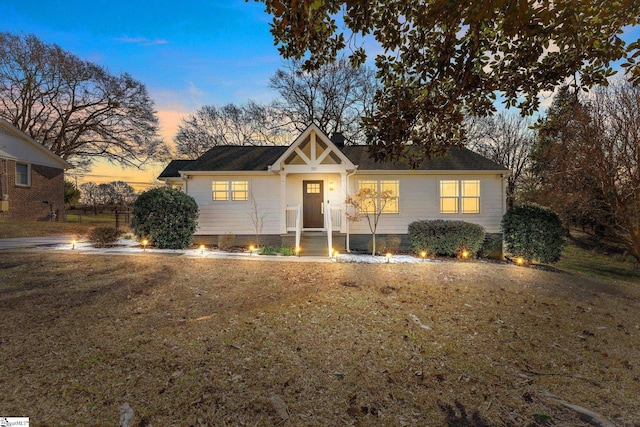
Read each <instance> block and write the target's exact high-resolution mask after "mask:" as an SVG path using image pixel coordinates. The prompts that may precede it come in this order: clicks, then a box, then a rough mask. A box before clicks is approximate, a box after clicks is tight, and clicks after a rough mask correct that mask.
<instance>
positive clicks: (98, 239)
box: [88, 227, 122, 248]
mask: <svg viewBox="0 0 640 427" xmlns="http://www.w3.org/2000/svg"><path fill="white" fill-rule="evenodd" d="M121 235H122V231H120V230H118V229H117V228H114V227H96V228H94V229H93V230H91V231H90V232H89V236H88V239H89V241H90V242H91V243H93V245H94V246H95V247H96V248H104V247H105V246H109V245H113V244H114V243H115V242H117V241H118V238H119V237H120V236H121Z"/></svg>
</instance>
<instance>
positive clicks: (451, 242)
mask: <svg viewBox="0 0 640 427" xmlns="http://www.w3.org/2000/svg"><path fill="white" fill-rule="evenodd" d="M484 236H485V232H484V228H483V227H482V226H480V225H477V224H471V223H469V222H464V221H445V220H441V219H437V220H425V221H415V222H412V223H411V224H409V245H410V246H411V250H412V251H413V252H415V253H417V254H419V253H420V252H421V251H427V253H429V254H436V255H443V256H458V255H460V253H461V252H462V251H463V250H467V251H469V254H470V256H475V255H476V253H477V252H478V250H480V248H481V247H482V242H483V241H484Z"/></svg>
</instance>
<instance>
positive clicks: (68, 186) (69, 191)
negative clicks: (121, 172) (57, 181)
mask: <svg viewBox="0 0 640 427" xmlns="http://www.w3.org/2000/svg"><path fill="white" fill-rule="evenodd" d="M137 198H138V194H137V193H136V191H135V189H134V188H133V187H132V186H131V185H129V184H127V183H126V182H124V181H112V182H106V183H101V184H97V183H95V182H85V183H83V184H80V186H79V188H78V187H76V185H75V184H74V183H73V182H71V181H68V180H65V182H64V203H65V205H76V204H81V205H85V206H89V207H91V209H92V210H93V212H94V213H95V214H97V213H98V209H99V208H100V207H105V206H124V207H126V206H132V205H133V203H134V202H135V201H136V199H137Z"/></svg>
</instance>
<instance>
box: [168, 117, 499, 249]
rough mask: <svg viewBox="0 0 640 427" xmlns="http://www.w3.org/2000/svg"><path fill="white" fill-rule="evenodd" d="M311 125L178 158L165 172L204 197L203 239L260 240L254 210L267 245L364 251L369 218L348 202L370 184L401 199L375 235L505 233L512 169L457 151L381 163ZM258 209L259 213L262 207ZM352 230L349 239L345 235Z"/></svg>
mask: <svg viewBox="0 0 640 427" xmlns="http://www.w3.org/2000/svg"><path fill="white" fill-rule="evenodd" d="M339 139H340V138H335V136H334V141H332V140H331V139H329V138H328V137H327V135H325V134H324V133H323V132H322V131H321V130H320V129H319V128H318V127H317V126H315V125H311V126H309V127H308V128H307V129H306V130H305V131H304V132H302V133H301V134H300V136H298V138H296V140H295V141H293V143H292V144H291V145H289V146H288V147H287V146H219V147H214V148H212V149H210V150H209V151H207V152H206V153H205V154H203V155H202V156H201V157H200V158H198V159H196V160H174V161H172V162H171V163H170V164H169V165H168V166H167V167H166V168H165V170H164V171H163V172H162V173H161V174H160V176H159V177H158V178H159V179H160V180H163V181H164V182H165V183H166V184H167V185H172V186H176V187H179V188H181V189H182V190H183V191H184V192H185V193H187V194H189V195H190V196H192V197H193V198H194V199H195V200H196V202H197V203H198V206H199V209H200V216H199V218H198V229H197V231H196V237H195V241H196V243H213V244H215V243H216V242H217V239H218V238H219V236H224V235H227V234H231V235H234V236H235V237H236V243H237V244H239V245H250V244H255V242H256V228H255V226H254V223H253V221H252V220H251V215H252V213H254V212H256V211H257V212H258V215H259V216H260V217H263V218H264V224H263V228H262V230H261V233H260V242H261V244H262V245H264V244H273V245H280V244H288V245H290V246H297V247H300V248H301V255H304V254H311V253H314V254H318V253H324V254H328V253H329V248H331V247H334V248H335V249H336V250H339V251H344V250H345V249H363V250H366V249H367V245H368V243H369V241H370V240H371V233H370V231H369V227H368V225H367V222H366V221H359V222H349V221H347V216H346V212H345V209H347V208H348V207H346V206H345V198H346V197H347V195H350V194H354V193H356V192H357V190H358V189H359V188H362V187H363V186H367V187H372V188H374V189H378V190H391V191H392V192H393V195H394V197H395V200H394V201H392V202H391V203H389V204H388V205H387V206H386V207H385V210H384V212H383V214H382V216H381V218H380V222H379V225H378V230H377V236H378V238H379V239H384V238H385V236H389V235H396V236H399V237H401V239H402V244H403V245H406V244H407V227H408V225H409V224H410V223H411V222H413V221H416V220H425V219H447V220H463V221H467V222H472V223H476V224H480V225H482V226H483V227H484V228H485V230H486V232H487V233H499V232H500V220H501V219H502V215H503V214H504V213H505V209H506V204H505V188H506V183H505V178H506V176H507V175H508V173H509V171H508V170H507V169H506V168H504V167H502V166H500V165H498V164H497V163H494V162H493V161H491V160H489V159H487V158H485V157H482V156H480V155H479V154H476V153H474V152H472V151H470V150H468V149H465V148H457V147H454V148H451V149H450V150H449V152H448V155H447V156H444V157H439V158H433V159H431V160H427V161H425V162H424V164H423V165H422V167H420V168H418V169H411V168H410V167H408V165H406V164H402V163H391V162H374V161H373V160H372V159H370V157H369V154H368V151H367V147H366V146H344V145H343V144H342V143H341V142H342V141H340V140H339ZM256 208H257V209H256ZM347 236H348V238H347Z"/></svg>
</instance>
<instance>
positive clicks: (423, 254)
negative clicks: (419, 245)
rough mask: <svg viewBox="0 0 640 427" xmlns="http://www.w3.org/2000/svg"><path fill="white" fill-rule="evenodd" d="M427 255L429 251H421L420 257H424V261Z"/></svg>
mask: <svg viewBox="0 0 640 427" xmlns="http://www.w3.org/2000/svg"><path fill="white" fill-rule="evenodd" d="M426 256H427V251H422V252H420V258H422V261H424V258H425V257H426Z"/></svg>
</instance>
